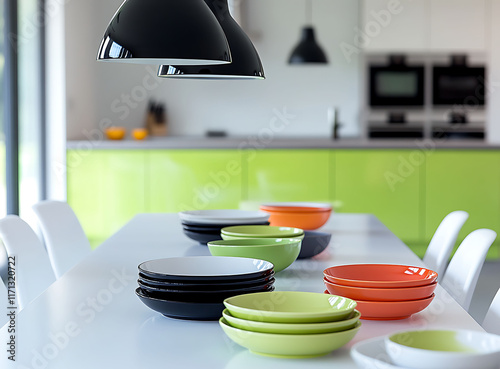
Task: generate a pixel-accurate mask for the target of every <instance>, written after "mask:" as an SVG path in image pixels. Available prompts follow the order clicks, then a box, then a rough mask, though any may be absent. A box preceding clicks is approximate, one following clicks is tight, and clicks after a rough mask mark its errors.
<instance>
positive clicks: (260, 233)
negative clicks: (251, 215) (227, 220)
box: [221, 225, 304, 239]
mask: <svg viewBox="0 0 500 369" xmlns="http://www.w3.org/2000/svg"><path fill="white" fill-rule="evenodd" d="M221 236H222V238H223V239H226V238H224V236H226V237H233V239H234V238H292V237H296V238H301V239H302V238H304V231H303V230H302V229H300V228H292V227H271V226H264V225H247V226H234V227H226V228H222V229H221Z"/></svg>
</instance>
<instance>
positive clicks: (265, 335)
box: [219, 291, 361, 358]
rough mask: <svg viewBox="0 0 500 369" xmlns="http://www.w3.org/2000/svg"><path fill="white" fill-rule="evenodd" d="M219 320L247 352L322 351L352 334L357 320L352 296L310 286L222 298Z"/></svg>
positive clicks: (295, 354)
mask: <svg viewBox="0 0 500 369" xmlns="http://www.w3.org/2000/svg"><path fill="white" fill-rule="evenodd" d="M224 305H225V307H226V309H225V310H224V311H223V316H222V318H221V319H220V321H219V323H220V326H221V327H222V329H223V330H224V332H225V333H226V334H227V336H228V337H229V338H230V339H232V340H233V341H234V342H236V343H237V344H239V345H241V346H243V347H246V348H248V349H249V350H250V351H251V352H253V353H256V354H260V355H266V356H274V357H282V358H307V357H315V356H322V355H326V354H328V353H329V352H331V351H334V350H336V349H338V348H340V347H342V346H344V345H345V344H347V343H348V342H349V341H350V340H352V339H353V338H354V336H355V335H356V333H357V332H358V330H359V328H360V327H361V322H359V318H360V315H361V314H360V313H359V312H358V311H357V310H355V308H356V302H355V301H353V300H350V299H347V298H345V297H341V296H333V295H325V294H321V293H312V292H296V291H279V292H264V293H251V294H246V295H240V296H234V297H231V298H228V299H226V300H224Z"/></svg>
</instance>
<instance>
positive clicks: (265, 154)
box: [244, 150, 330, 203]
mask: <svg viewBox="0 0 500 369" xmlns="http://www.w3.org/2000/svg"><path fill="white" fill-rule="evenodd" d="M244 164H245V165H246V166H247V188H246V200H247V201H249V202H256V203H260V202H263V201H328V200H329V198H330V196H329V182H328V181H329V168H330V166H329V153H328V150H266V151H260V152H255V151H249V152H246V153H245V159H244Z"/></svg>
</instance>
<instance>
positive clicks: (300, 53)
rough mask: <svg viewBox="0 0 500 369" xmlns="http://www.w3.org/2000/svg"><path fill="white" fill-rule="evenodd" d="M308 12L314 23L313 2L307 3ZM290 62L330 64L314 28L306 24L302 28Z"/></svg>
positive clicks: (310, 20)
mask: <svg viewBox="0 0 500 369" xmlns="http://www.w3.org/2000/svg"><path fill="white" fill-rule="evenodd" d="M306 13H307V19H308V21H309V24H312V3H311V0H308V1H307V3H306ZM288 63H289V64H309V63H310V64H328V58H327V57H326V54H325V52H324V51H323V49H322V48H321V46H319V44H318V43H317V42H316V37H315V34H314V28H313V27H312V25H311V26H306V27H304V28H303V29H302V36H301V40H300V41H299V44H298V45H297V46H296V47H295V48H294V49H293V51H292V54H291V55H290V59H289V60H288Z"/></svg>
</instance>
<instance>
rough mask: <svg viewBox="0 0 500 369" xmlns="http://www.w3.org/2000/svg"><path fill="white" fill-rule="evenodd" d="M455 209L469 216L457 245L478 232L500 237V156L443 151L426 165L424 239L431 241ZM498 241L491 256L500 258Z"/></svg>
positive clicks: (492, 152) (496, 154) (434, 155)
mask: <svg viewBox="0 0 500 369" xmlns="http://www.w3.org/2000/svg"><path fill="white" fill-rule="evenodd" d="M454 210H464V211H467V212H468V213H469V219H468V220H467V222H465V225H464V226H463V228H462V231H461V232H460V234H459V236H458V241H457V244H459V242H460V241H462V240H463V239H464V238H465V236H466V235H467V234H469V233H470V232H472V231H473V230H475V229H479V228H490V229H493V230H494V231H496V232H497V233H498V234H499V235H500V153H499V152H495V151H441V152H433V153H432V154H431V155H429V158H428V159H427V163H426V186H425V238H426V241H427V242H428V241H430V239H431V238H432V235H433V234H434V232H435V230H436V228H437V226H438V225H439V223H440V222H441V220H442V219H443V218H444V217H445V216H446V215H447V214H448V213H450V212H452V211H454ZM498 243H499V240H498V239H497V242H496V243H495V244H494V245H493V246H492V248H491V249H490V253H489V257H490V258H492V257H496V258H497V257H499V256H500V255H499V246H498Z"/></svg>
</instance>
